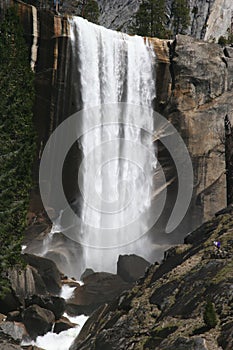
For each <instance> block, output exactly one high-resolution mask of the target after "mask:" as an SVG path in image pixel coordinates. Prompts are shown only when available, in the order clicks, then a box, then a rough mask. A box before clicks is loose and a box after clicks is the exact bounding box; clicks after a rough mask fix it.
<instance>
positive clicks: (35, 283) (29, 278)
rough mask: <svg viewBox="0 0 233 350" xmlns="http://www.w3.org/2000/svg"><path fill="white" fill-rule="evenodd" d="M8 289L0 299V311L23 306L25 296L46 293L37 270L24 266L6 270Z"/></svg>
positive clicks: (6, 312)
mask: <svg viewBox="0 0 233 350" xmlns="http://www.w3.org/2000/svg"><path fill="white" fill-rule="evenodd" d="M8 280H9V282H10V286H11V288H10V290H9V291H8V292H7V293H6V295H5V297H4V298H2V299H0V312H2V313H3V314H8V313H9V312H11V311H15V310H19V309H20V308H21V307H24V300H25V298H29V297H30V296H31V295H35V294H42V295H43V294H47V289H46V286H45V283H44V281H43V279H42V278H41V276H40V275H39V274H38V272H37V270H36V269H35V268H34V267H32V266H26V268H25V269H24V270H22V271H19V270H17V269H11V270H9V271H8Z"/></svg>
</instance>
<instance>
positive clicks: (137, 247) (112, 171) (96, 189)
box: [43, 17, 168, 278]
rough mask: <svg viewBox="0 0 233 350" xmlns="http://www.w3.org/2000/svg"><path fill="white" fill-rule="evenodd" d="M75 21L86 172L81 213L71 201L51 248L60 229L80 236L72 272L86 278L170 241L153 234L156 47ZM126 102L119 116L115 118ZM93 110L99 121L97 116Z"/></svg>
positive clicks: (79, 195)
mask: <svg viewBox="0 0 233 350" xmlns="http://www.w3.org/2000/svg"><path fill="white" fill-rule="evenodd" d="M70 27H71V45H72V59H71V68H70V69H71V71H72V81H71V87H70V89H71V91H72V92H71V95H72V105H73V109H74V110H82V113H81V114H80V116H79V117H80V118H81V124H80V125H81V129H82V130H83V133H82V135H81V137H79V138H78V140H77V142H76V143H75V145H73V146H76V148H77V149H78V150H77V152H78V153H79V154H81V160H80V161H79V170H78V174H74V176H73V178H72V181H74V182H76V183H77V184H78V186H77V187H78V188H79V190H78V191H76V193H74V194H73V200H72V203H71V206H72V209H73V210H74V211H75V212H76V214H77V216H76V217H77V219H74V218H73V217H72V219H69V218H68V219H67V217H66V215H65V214H66V208H62V207H61V208H60V210H59V211H58V212H57V219H56V221H55V223H54V225H53V228H52V231H51V234H50V236H49V237H48V239H47V240H46V241H45V247H44V254H43V255H44V256H48V254H49V253H50V252H51V251H53V241H52V236H53V234H54V233H55V232H56V231H61V232H62V233H63V234H64V235H66V236H67V237H69V238H70V239H71V240H73V241H75V242H78V243H80V246H81V250H80V251H81V253H80V251H79V252H78V253H77V257H76V264H75V266H74V262H72V263H70V264H69V259H68V258H67V265H68V266H69V267H68V271H67V268H66V271H65V272H66V273H67V272H68V274H69V275H70V276H71V275H72V276H74V277H76V278H80V275H81V274H82V272H83V271H84V270H85V269H86V268H92V269H93V270H94V271H106V272H114V273H115V272H116V266H117V260H118V257H119V255H120V254H132V253H134V254H137V255H140V256H143V257H144V258H146V259H147V260H149V261H151V262H154V261H155V259H156V258H158V259H159V258H161V257H162V254H163V251H164V249H165V248H166V247H167V246H168V245H167V243H166V242H165V243H164V246H162V245H161V242H158V244H157V243H156V240H154V242H155V243H154V242H153V243H152V241H151V240H150V238H149V236H148V235H147V234H146V233H147V231H148V230H149V229H150V227H149V224H148V222H149V221H150V218H149V217H148V215H151V212H150V208H151V204H152V196H153V191H154V185H155V183H154V182H155V181H154V178H153V174H154V172H155V169H156V165H157V160H156V158H155V154H156V146H155V145H154V144H153V142H152V135H153V132H154V120H153V109H152V106H153V102H154V100H155V97H156V86H155V81H156V79H155V69H156V57H155V53H154V49H153V48H152V47H151V45H150V44H149V42H148V41H146V40H145V39H144V38H142V37H138V36H128V35H126V34H123V33H120V32H115V31H111V30H108V29H106V28H103V27H100V26H98V25H95V24H93V23H89V22H88V21H86V20H84V19H82V18H78V17H73V18H72V20H71V21H70ZM114 104H115V107H114ZM119 104H120V108H118V107H119V106H118V105H119ZM122 106H123V107H122ZM128 106H133V109H132V108H130V107H128ZM142 107H143V108H142ZM137 108H138V111H139V112H137V113H141V115H140V118H141V128H138V126H137V125H135V123H134V112H132V110H133V111H137ZM118 109H119V115H117V121H118V122H117V123H109V120H111V118H110V117H111V115H112V114H114V113H118V112H116V111H117V110H118ZM93 115H94V117H95V127H92V124H91V122H90V120H91V118H93ZM79 133H80V130H79ZM71 146H72V145H71ZM77 158H78V157H77ZM75 161H77V159H76V160H75ZM54 163H55V162H54ZM54 177H56V174H54ZM55 197H56V196H54V198H53V199H52V201H54V202H55V201H56V198H55ZM48 207H54V206H53V204H51V205H48ZM148 213H149V214H148ZM58 219H59V220H58Z"/></svg>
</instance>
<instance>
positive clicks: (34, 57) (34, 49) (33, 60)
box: [31, 6, 39, 71]
mask: <svg viewBox="0 0 233 350" xmlns="http://www.w3.org/2000/svg"><path fill="white" fill-rule="evenodd" d="M31 8H32V30H33V31H32V35H33V43H32V47H31V68H32V70H33V71H34V70H35V64H36V61H37V54H38V36H39V35H38V20H37V8H36V7H35V6H31Z"/></svg>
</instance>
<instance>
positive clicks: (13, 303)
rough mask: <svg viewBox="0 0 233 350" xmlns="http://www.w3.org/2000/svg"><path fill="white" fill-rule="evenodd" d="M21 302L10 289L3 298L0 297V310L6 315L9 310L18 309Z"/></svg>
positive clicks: (21, 304)
mask: <svg viewBox="0 0 233 350" xmlns="http://www.w3.org/2000/svg"><path fill="white" fill-rule="evenodd" d="M22 306H23V303H22V302H21V301H20V299H19V298H18V297H17V296H16V295H15V292H14V291H13V290H12V289H11V290H10V291H9V292H8V293H7V294H6V295H5V297H4V298H1V299H0V312H1V313H3V314H5V315H7V314H8V313H9V312H11V311H15V310H18V309H20V307H22Z"/></svg>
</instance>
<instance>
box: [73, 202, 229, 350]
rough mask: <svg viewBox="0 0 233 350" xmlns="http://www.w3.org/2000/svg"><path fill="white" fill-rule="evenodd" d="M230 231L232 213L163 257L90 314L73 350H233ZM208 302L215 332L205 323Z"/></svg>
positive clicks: (198, 231) (219, 215) (200, 229)
mask: <svg viewBox="0 0 233 350" xmlns="http://www.w3.org/2000/svg"><path fill="white" fill-rule="evenodd" d="M232 229H233V222H232V208H229V209H228V211H226V212H225V213H224V212H223V213H219V214H218V215H217V217H216V218H214V219H212V220H211V221H209V222H207V223H206V224H204V225H203V226H201V227H200V228H199V229H198V230H196V231H194V232H193V233H192V234H190V235H189V236H187V237H186V239H185V244H183V245H179V246H175V247H172V248H171V249H170V250H168V251H167V252H165V256H164V260H163V262H162V263H161V265H160V266H158V265H152V266H151V267H149V269H148V270H147V272H146V274H145V276H144V277H143V278H141V279H140V280H138V282H137V283H136V285H135V286H134V287H133V289H131V290H129V291H126V292H124V293H122V294H121V295H120V297H118V298H117V299H116V300H115V301H114V302H112V303H110V304H108V305H105V306H102V307H101V308H99V309H98V310H97V311H96V312H95V313H94V314H92V316H91V317H90V318H89V320H88V321H87V322H86V324H85V325H84V327H83V329H82V330H81V333H80V334H79V336H78V338H77V339H76V340H75V342H74V343H73V345H72V346H71V348H70V350H115V349H116V350H120V349H122V350H132V349H133V350H150V349H153V350H162V349H164V350H173V349H177V350H194V349H195V350H209V349H211V350H230V349H232V345H233V342H232V331H233V323H232V319H233V314H232V306H233V288H232V287H233V285H232V283H233V279H232V278H233V276H232V254H233V248H232ZM214 240H217V241H219V240H220V242H221V250H218V249H217V248H215V247H214V245H213V241H214ZM208 300H209V301H211V303H212V305H213V306H214V309H215V312H216V316H217V325H216V326H213V327H212V328H211V327H209V326H208V325H207V324H206V323H205V321H204V319H203V315H204V310H205V305H206V303H207V301H208Z"/></svg>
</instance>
